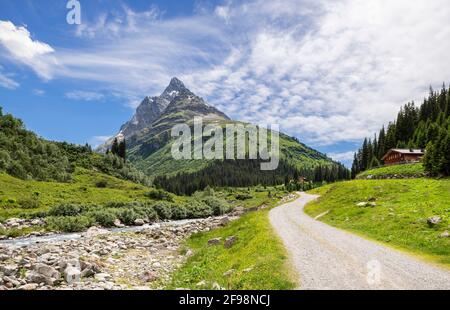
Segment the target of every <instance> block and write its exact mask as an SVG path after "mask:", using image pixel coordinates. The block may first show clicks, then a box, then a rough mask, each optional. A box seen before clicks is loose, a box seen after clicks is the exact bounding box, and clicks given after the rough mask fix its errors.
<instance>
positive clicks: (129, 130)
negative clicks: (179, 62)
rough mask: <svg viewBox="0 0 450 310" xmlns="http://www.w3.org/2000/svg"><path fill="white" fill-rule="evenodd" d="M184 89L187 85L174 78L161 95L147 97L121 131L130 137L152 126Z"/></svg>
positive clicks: (126, 136)
mask: <svg viewBox="0 0 450 310" xmlns="http://www.w3.org/2000/svg"><path fill="white" fill-rule="evenodd" d="M184 90H186V87H185V86H184V84H183V82H181V81H180V80H179V79H177V78H173V79H172V80H171V81H170V84H169V86H167V88H166V89H165V90H164V92H163V93H162V94H161V95H160V96H159V97H145V99H144V100H143V101H142V103H141V104H140V105H139V107H138V108H137V109H136V113H135V114H134V116H133V118H132V119H131V120H130V121H128V122H127V123H125V124H124V125H122V127H121V128H120V133H121V134H122V135H123V136H124V137H125V138H129V137H131V136H133V135H135V134H137V133H138V132H139V131H141V130H142V129H144V128H148V127H150V126H151V125H152V123H153V122H154V121H156V120H157V119H158V118H159V117H160V116H161V114H162V113H163V112H164V111H165V110H166V108H167V107H168V106H169V104H170V102H171V101H172V100H173V99H174V98H175V97H177V96H178V95H179V94H180V92H182V91H184Z"/></svg>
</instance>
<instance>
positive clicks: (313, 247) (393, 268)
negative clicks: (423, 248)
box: [270, 193, 450, 289]
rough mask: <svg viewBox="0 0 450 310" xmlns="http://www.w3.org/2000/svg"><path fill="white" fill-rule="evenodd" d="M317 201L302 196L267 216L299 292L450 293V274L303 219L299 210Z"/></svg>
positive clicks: (311, 220)
mask: <svg viewBox="0 0 450 310" xmlns="http://www.w3.org/2000/svg"><path fill="white" fill-rule="evenodd" d="M317 197H318V196H316V195H309V194H304V193H303V194H302V195H301V197H300V198H299V199H298V200H296V201H293V202H290V203H287V204H285V205H283V206H280V207H278V208H275V209H273V210H271V212H270V220H271V223H272V225H273V226H274V227H275V229H276V231H277V232H278V234H279V235H280V237H281V238H282V239H283V242H284V244H285V246H286V248H287V249H288V251H289V254H290V256H291V260H292V264H293V265H294V266H295V268H296V269H297V271H298V273H299V274H300V288H301V289H450V272H449V271H448V270H444V269H440V268H438V267H434V266H432V265H429V264H427V263H424V262H421V261H419V260H416V259H415V258H413V257H410V256H408V255H405V254H402V253H400V252H397V251H396V250H393V249H391V248H388V247H385V246H383V245H381V244H378V243H375V242H372V241H369V240H366V239H363V238H361V237H358V236H356V235H354V234H351V233H347V232H345V231H342V230H339V229H336V228H333V227H331V226H328V225H327V224H324V223H322V222H320V221H318V220H315V219H313V218H311V217H309V216H308V215H306V214H305V213H304V212H303V208H304V207H305V205H306V204H307V203H308V202H311V201H313V200H315V199H316V198H317ZM319 216H320V215H319ZM322 216H324V214H322Z"/></svg>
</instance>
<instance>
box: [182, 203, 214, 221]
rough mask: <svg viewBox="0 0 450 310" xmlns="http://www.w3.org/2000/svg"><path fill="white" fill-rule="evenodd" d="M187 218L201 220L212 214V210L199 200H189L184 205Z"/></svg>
mask: <svg viewBox="0 0 450 310" xmlns="http://www.w3.org/2000/svg"><path fill="white" fill-rule="evenodd" d="M185 206H186V209H187V212H188V217H189V218H203V217H209V216H212V215H213V214H214V212H213V210H212V208H211V207H210V206H208V205H207V204H206V203H204V202H203V201H200V200H194V199H193V200H191V201H190V202H188V203H187V204H186V205H185Z"/></svg>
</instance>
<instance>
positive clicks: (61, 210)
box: [48, 204, 90, 216]
mask: <svg viewBox="0 0 450 310" xmlns="http://www.w3.org/2000/svg"><path fill="white" fill-rule="evenodd" d="M89 209H90V207H89V206H85V205H79V204H62V205H57V206H53V207H52V208H51V209H50V210H49V211H48V215H49V216H76V215H80V214H81V213H83V212H87V211H89Z"/></svg>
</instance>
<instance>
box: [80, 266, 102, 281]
mask: <svg viewBox="0 0 450 310" xmlns="http://www.w3.org/2000/svg"><path fill="white" fill-rule="evenodd" d="M82 267H83V268H82V271H81V277H82V278H90V277H93V276H95V275H96V274H97V273H100V268H98V266H96V265H94V264H90V263H83V266H82Z"/></svg>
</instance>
